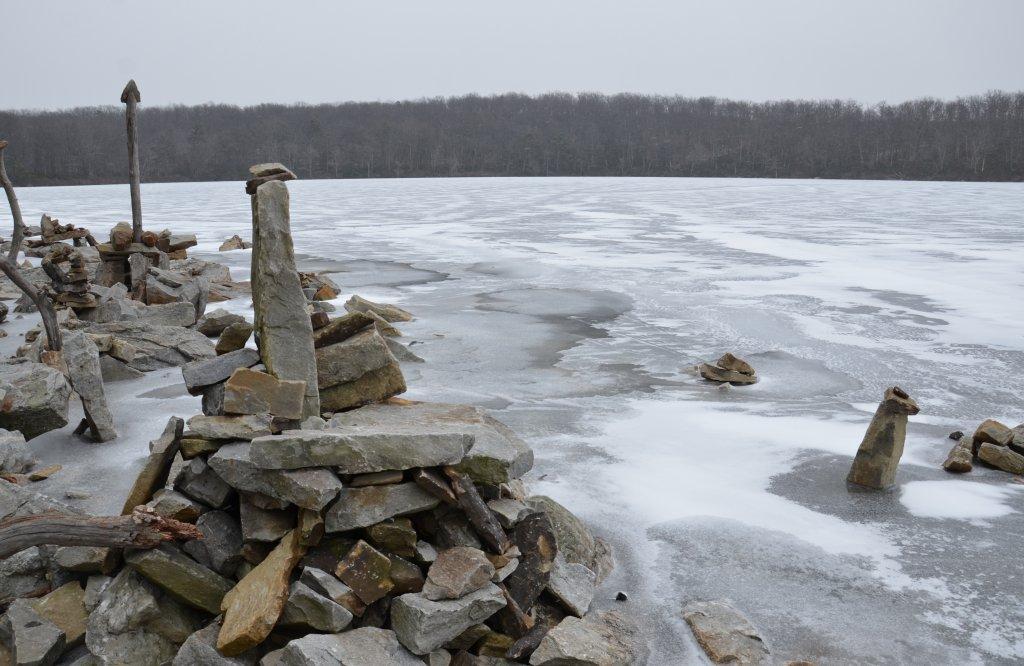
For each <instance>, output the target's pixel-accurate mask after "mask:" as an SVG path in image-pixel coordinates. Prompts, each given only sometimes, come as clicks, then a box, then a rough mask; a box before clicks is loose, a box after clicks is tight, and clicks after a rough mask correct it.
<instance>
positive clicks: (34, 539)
mask: <svg viewBox="0 0 1024 666" xmlns="http://www.w3.org/2000/svg"><path fill="white" fill-rule="evenodd" d="M201 538H202V534H201V533H200V532H199V530H198V529H197V528H196V526H195V525H190V524H189V523H183V522H181V521H178V520H174V519H171V518H164V517H163V516H158V515H157V514H156V513H153V511H152V510H151V509H147V508H145V507H139V508H137V509H136V510H135V511H134V512H132V514H131V515H130V516H117V517H109V518H107V517H103V518H92V517H85V516H71V515H67V514H56V513H46V514H40V515H37V516H26V517H24V518H15V519H12V520H7V521H3V522H0V560H2V559H5V558H7V557H10V556H11V555H14V554H15V553H18V552H21V551H22V550H24V549H26V548H31V547H32V546H42V545H48V546H102V547H107V548H155V547H156V546H159V545H160V544H162V543H164V542H165V541H189V540H191V539H201Z"/></svg>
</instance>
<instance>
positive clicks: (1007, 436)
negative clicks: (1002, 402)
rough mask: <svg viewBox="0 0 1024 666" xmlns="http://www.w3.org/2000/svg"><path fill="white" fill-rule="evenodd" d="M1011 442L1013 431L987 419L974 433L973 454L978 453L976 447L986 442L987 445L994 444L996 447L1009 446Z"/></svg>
mask: <svg viewBox="0 0 1024 666" xmlns="http://www.w3.org/2000/svg"><path fill="white" fill-rule="evenodd" d="M1012 441H1013V431H1012V430H1010V429H1009V428H1008V427H1006V426H1005V425H1003V424H1002V423H1000V422H999V421H995V420H993V419H988V420H987V421H982V423H981V424H980V425H979V426H978V428H977V429H976V430H975V431H974V437H973V444H974V452H975V453H977V452H978V447H980V446H981V445H982V444H983V443H985V442H988V443H989V444H995V445H996V446H1009V444H1010V443H1011V442H1012Z"/></svg>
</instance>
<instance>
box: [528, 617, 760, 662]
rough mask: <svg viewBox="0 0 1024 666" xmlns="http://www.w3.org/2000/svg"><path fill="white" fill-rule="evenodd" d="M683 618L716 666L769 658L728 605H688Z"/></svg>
mask: <svg viewBox="0 0 1024 666" xmlns="http://www.w3.org/2000/svg"><path fill="white" fill-rule="evenodd" d="M683 618H684V619H685V620H686V623H687V624H688V625H690V629H691V630H692V631H693V635H694V637H695V638H696V639H697V642H698V643H699V644H700V646H701V647H702V648H704V651H705V652H706V653H707V655H708V658H709V659H711V661H713V662H715V663H716V664H723V663H734V664H760V663H766V662H767V661H768V659H769V652H768V648H767V647H766V646H765V644H764V640H763V639H762V638H761V637H760V636H759V635H758V633H757V630H756V629H755V628H754V627H753V625H751V624H750V621H749V620H747V618H745V617H744V616H743V615H742V614H741V613H740V612H739V611H737V610H736V609H734V608H732V607H731V606H729V605H728V604H725V603H723V602H720V601H704V602H697V603H692V604H689V605H688V606H687V607H686V609H685V610H684V611H683ZM531 663H533V662H532V661H531Z"/></svg>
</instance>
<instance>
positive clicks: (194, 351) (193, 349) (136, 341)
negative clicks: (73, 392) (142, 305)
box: [83, 321, 214, 372]
mask: <svg viewBox="0 0 1024 666" xmlns="http://www.w3.org/2000/svg"><path fill="white" fill-rule="evenodd" d="M83 330H85V331H86V332H87V333H94V334H97V335H104V334H109V335H110V336H111V337H112V339H113V344H112V346H111V349H110V352H109V354H110V355H111V356H113V357H114V358H116V359H118V360H119V361H123V362H124V363H126V364H127V365H128V366H129V367H131V368H134V369H135V370H138V371H140V372H151V371H153V370H160V369H161V368H172V367H180V366H183V365H185V364H187V363H190V362H192V361H196V360H199V359H205V358H210V357H212V356H214V351H213V344H212V343H211V342H210V340H209V339H208V338H207V337H206V336H205V335H203V334H202V333H199V332H198V331H194V330H192V329H191V328H181V327H180V326H157V325H155V324H149V323H147V322H144V321H119V322H112V323H108V324H89V325H87V326H86V327H85V328H84V329H83Z"/></svg>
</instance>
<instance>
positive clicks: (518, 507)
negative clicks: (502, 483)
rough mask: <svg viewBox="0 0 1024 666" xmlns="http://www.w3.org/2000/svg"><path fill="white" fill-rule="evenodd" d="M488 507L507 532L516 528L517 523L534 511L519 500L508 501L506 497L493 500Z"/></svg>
mask: <svg viewBox="0 0 1024 666" xmlns="http://www.w3.org/2000/svg"><path fill="white" fill-rule="evenodd" d="M487 506H488V507H490V509H491V511H493V512H494V515H495V516H497V518H498V522H499V523H500V524H501V526H502V527H503V528H505V529H506V530H508V529H511V528H513V527H515V526H516V523H518V522H519V521H520V520H522V519H523V518H525V517H526V516H528V515H529V514H530V513H531V512H532V511H533V509H531V508H530V507H528V506H526V505H525V504H523V503H522V502H520V501H518V500H514V499H507V498H504V497H502V498H499V499H495V500H491V501H490V502H488V503H487Z"/></svg>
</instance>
